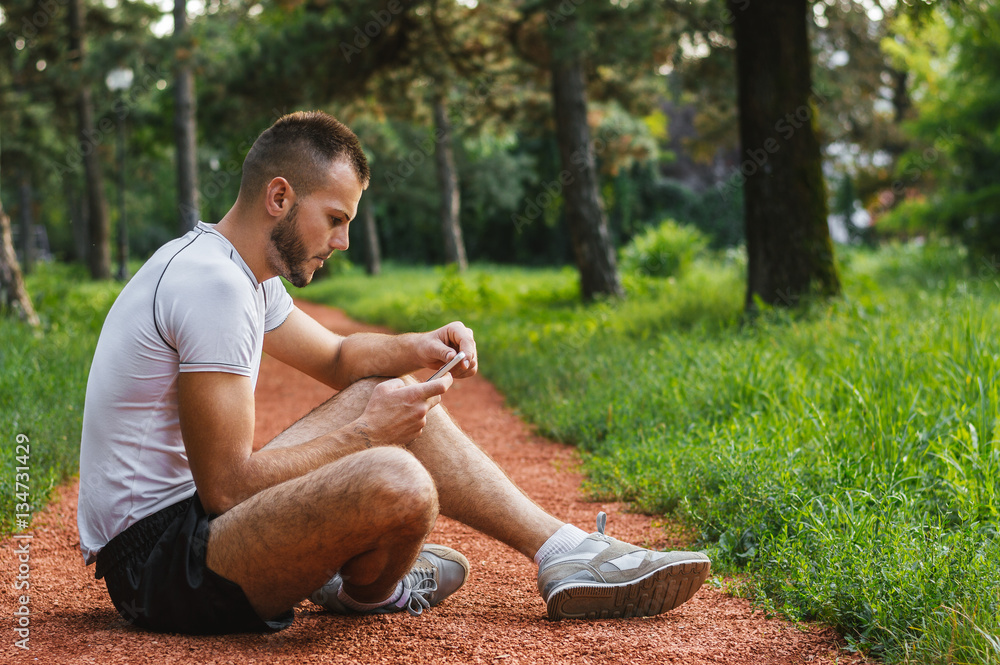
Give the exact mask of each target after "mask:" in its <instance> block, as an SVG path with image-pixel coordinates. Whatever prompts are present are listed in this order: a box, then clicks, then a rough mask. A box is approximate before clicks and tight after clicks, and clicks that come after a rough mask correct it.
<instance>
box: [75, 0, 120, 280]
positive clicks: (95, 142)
mask: <svg viewBox="0 0 1000 665" xmlns="http://www.w3.org/2000/svg"><path fill="white" fill-rule="evenodd" d="M85 20H86V17H85V15H84V8H83V0H71V2H70V3H69V40H70V60H71V62H72V63H73V66H74V68H75V69H76V70H77V72H78V73H80V76H81V79H80V90H79V93H78V94H77V98H76V113H77V118H78V122H79V129H78V131H79V140H80V151H81V153H82V154H83V170H84V177H85V182H86V187H85V190H84V191H85V194H84V195H85V198H86V200H87V218H88V224H87V228H88V231H89V234H88V245H89V247H88V248H87V259H88V261H87V262H88V264H89V266H90V275H91V277H93V278H94V279H107V278H109V277H110V276H111V220H110V219H109V218H108V201H107V199H106V198H105V196H104V175H103V174H102V173H101V160H100V159H99V155H98V148H99V147H100V146H99V138H100V135H99V134H98V133H97V132H96V131H95V129H94V104H93V102H92V101H91V96H90V82H89V81H88V80H87V78H86V75H85V74H83V68H84V64H85V61H86V43H85V41H84V25H85Z"/></svg>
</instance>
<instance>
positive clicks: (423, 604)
mask: <svg viewBox="0 0 1000 665" xmlns="http://www.w3.org/2000/svg"><path fill="white" fill-rule="evenodd" d="M437 589H438V585H437V580H436V579H434V569H433V568H422V567H421V568H414V569H413V570H411V571H410V572H409V573H407V574H406V577H404V578H403V595H404V596H405V597H406V600H405V601H404V600H403V599H400V601H401V602H400V603H399V605H401V604H403V603H404V602H405V606H406V611H407V612H409V613H410V614H412V615H413V616H419V615H420V614H422V613H423V611H424V610H425V609H427V608H428V607H430V606H431V594H432V593H434V592H435V591H437Z"/></svg>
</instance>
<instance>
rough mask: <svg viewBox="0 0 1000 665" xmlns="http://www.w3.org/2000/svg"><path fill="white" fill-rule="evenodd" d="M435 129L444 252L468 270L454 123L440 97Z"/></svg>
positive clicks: (452, 260) (463, 268)
mask: <svg viewBox="0 0 1000 665" xmlns="http://www.w3.org/2000/svg"><path fill="white" fill-rule="evenodd" d="M434 126H435V130H436V132H435V134H436V136H435V138H436V146H437V147H436V148H435V150H434V157H435V159H436V160H437V178H438V189H439V190H440V192H441V228H442V230H443V231H444V252H445V258H446V260H447V261H448V263H454V264H456V265H458V269H459V270H460V271H463V272H464V271H465V270H466V269H467V268H468V267H469V261H468V259H467V258H466V256H465V241H463V240H462V225H461V221H460V219H459V212H460V210H461V203H462V201H461V193H460V192H459V189H458V171H457V170H456V169H455V151H454V150H453V148H452V145H451V122H450V121H449V120H448V112H447V108H445V103H444V99H442V97H441V96H440V95H436V96H435V97H434Z"/></svg>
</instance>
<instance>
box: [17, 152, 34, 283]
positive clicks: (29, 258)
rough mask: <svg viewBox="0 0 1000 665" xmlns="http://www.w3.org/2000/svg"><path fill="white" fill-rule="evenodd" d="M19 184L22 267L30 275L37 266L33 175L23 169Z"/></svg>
mask: <svg viewBox="0 0 1000 665" xmlns="http://www.w3.org/2000/svg"><path fill="white" fill-rule="evenodd" d="M20 181H21V182H20V183H19V185H18V188H17V191H18V203H19V207H20V213H21V214H20V217H21V224H20V226H21V230H20V236H21V268H22V271H23V273H24V274H25V275H30V274H31V271H32V269H33V268H34V267H35V244H36V243H35V223H34V220H33V219H32V209H31V199H32V198H33V197H32V194H31V175H29V173H28V171H26V170H25V171H22V172H21V177H20Z"/></svg>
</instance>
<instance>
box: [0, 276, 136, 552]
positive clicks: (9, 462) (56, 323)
mask: <svg viewBox="0 0 1000 665" xmlns="http://www.w3.org/2000/svg"><path fill="white" fill-rule="evenodd" d="M27 287H28V291H29V292H30V294H31V296H32V299H33V301H34V305H35V308H36V309H37V310H38V314H39V316H40V318H41V319H42V326H41V329H40V330H38V331H33V330H32V329H31V328H30V327H29V326H27V325H25V324H23V323H20V322H19V321H16V320H14V319H11V318H9V317H0V433H2V437H3V438H2V439H0V454H2V455H3V459H2V463H0V468H2V469H3V473H2V475H0V492H2V494H0V505H2V508H3V521H2V522H0V531H2V532H9V531H11V530H21V529H18V527H17V523H16V521H15V515H16V513H21V512H24V511H23V510H21V509H19V508H18V506H17V504H19V503H22V499H23V498H29V499H30V506H31V511H32V512H34V511H36V510H39V509H40V508H41V507H42V506H44V505H45V502H46V500H47V499H48V496H49V493H50V492H51V490H52V488H53V487H55V486H56V485H58V484H59V483H60V482H62V481H63V480H65V479H67V478H68V477H70V476H71V475H73V474H74V473H76V472H77V469H78V466H79V456H80V429H81V423H82V418H83V399H84V395H85V393H86V388H87V374H88V372H89V371H90V361H91V357H92V356H93V353H94V347H95V346H96V345H97V337H98V335H99V334H100V330H101V325H102V324H103V322H104V317H105V315H106V314H107V311H108V309H109V308H110V307H111V303H112V302H113V300H114V298H115V296H117V294H118V292H119V290H120V289H121V286H120V285H118V284H115V283H113V282H96V283H95V282H90V281H88V280H87V278H86V276H85V274H84V272H83V271H82V270H80V269H78V268H71V267H67V266H63V265H57V264H44V265H41V264H40V265H39V266H38V269H37V272H36V274H34V275H32V276H30V277H29V278H28V280H27ZM19 435H20V440H21V441H25V438H26V439H27V445H28V446H29V450H28V452H29V454H28V456H27V458H26V459H25V458H23V457H22V459H21V460H20V461H19V460H18V459H17V457H18V456H20V455H22V454H23V452H24V451H23V449H22V450H20V451H18V450H17V445H18V439H19ZM23 462H26V464H22V463H23ZM22 465H23V466H27V467H28V470H27V472H22V473H26V474H27V477H26V478H25V477H24V476H21V477H18V476H17V475H16V474H17V473H18V471H17V467H18V466H22ZM25 480H27V486H28V488H29V489H28V497H24V496H22V497H20V498H18V497H17V494H18V492H21V491H23V489H24V488H23V487H17V486H16V483H17V482H18V481H20V482H22V483H24V481H25Z"/></svg>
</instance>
